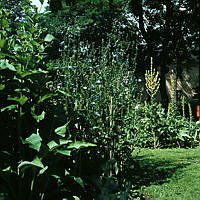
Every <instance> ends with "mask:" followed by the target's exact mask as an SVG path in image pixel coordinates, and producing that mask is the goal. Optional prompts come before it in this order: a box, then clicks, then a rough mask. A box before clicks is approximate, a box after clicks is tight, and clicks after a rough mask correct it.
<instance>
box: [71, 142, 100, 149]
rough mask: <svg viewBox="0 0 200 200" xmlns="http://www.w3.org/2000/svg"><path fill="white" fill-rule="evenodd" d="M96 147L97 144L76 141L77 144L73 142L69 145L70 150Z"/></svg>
mask: <svg viewBox="0 0 200 200" xmlns="http://www.w3.org/2000/svg"><path fill="white" fill-rule="evenodd" d="M95 146H96V144H92V143H88V142H83V141H76V142H72V143H71V144H69V146H68V149H80V148H85V147H95Z"/></svg>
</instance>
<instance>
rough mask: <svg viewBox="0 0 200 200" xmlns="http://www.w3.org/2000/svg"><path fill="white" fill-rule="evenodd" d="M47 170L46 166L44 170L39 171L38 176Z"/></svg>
mask: <svg viewBox="0 0 200 200" xmlns="http://www.w3.org/2000/svg"><path fill="white" fill-rule="evenodd" d="M47 169H48V166H46V167H45V168H43V169H41V170H40V171H39V174H40V175H41V174H43V173H44V172H45V171H46V170H47Z"/></svg>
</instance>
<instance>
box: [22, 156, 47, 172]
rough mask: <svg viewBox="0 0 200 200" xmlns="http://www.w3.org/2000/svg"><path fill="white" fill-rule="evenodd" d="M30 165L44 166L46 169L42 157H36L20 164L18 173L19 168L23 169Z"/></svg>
mask: <svg viewBox="0 0 200 200" xmlns="http://www.w3.org/2000/svg"><path fill="white" fill-rule="evenodd" d="M29 167H38V168H42V169H45V168H46V167H44V165H43V163H42V162H41V159H40V158H38V157H36V158H35V159H34V160H33V161H32V162H30V161H23V162H21V163H20V164H19V165H18V173H19V170H22V169H21V168H24V169H26V168H29Z"/></svg>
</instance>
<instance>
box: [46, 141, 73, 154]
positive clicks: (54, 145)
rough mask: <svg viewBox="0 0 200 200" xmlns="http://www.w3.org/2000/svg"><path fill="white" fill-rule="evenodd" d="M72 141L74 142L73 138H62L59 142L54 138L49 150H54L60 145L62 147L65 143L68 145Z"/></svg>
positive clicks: (49, 144)
mask: <svg viewBox="0 0 200 200" xmlns="http://www.w3.org/2000/svg"><path fill="white" fill-rule="evenodd" d="M70 142H72V141H71V140H65V139H60V140H59V142H58V143H57V142H55V141H54V140H52V141H50V142H49V143H48V144H47V146H48V147H49V150H50V151H52V150H54V149H56V148H58V147H61V146H63V145H67V144H69V143H70Z"/></svg>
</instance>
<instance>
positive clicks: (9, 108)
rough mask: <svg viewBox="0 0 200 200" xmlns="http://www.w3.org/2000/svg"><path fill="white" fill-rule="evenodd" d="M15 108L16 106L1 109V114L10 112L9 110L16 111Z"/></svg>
mask: <svg viewBox="0 0 200 200" xmlns="http://www.w3.org/2000/svg"><path fill="white" fill-rule="evenodd" d="M16 108H17V105H10V106H6V107H4V108H2V109H1V112H4V111H10V110H13V109H16Z"/></svg>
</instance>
